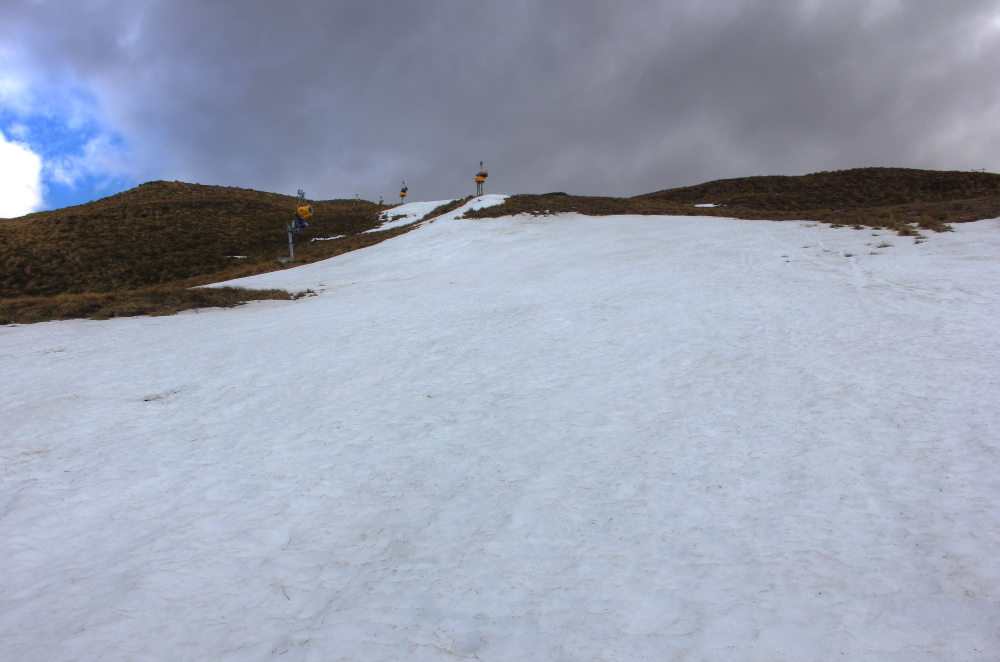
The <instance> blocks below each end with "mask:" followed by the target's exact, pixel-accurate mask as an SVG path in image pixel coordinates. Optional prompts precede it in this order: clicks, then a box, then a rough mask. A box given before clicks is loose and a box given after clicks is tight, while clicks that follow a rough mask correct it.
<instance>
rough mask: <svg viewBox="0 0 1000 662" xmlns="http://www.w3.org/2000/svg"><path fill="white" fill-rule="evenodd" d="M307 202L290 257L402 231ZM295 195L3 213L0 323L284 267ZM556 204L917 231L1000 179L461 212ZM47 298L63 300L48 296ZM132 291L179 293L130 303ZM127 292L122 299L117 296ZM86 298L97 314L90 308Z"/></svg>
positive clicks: (156, 187) (227, 191) (942, 222)
mask: <svg viewBox="0 0 1000 662" xmlns="http://www.w3.org/2000/svg"><path fill="white" fill-rule="evenodd" d="M461 202H462V201H455V202H454V203H452V204H451V206H448V207H447V209H446V207H442V208H441V210H437V211H440V212H441V213H443V212H444V211H446V210H450V209H452V208H454V207H455V206H457V205H458V204H460V203H461ZM311 204H312V205H313V207H314V209H315V211H316V214H315V216H314V217H313V218H312V219H310V222H311V225H312V227H310V228H309V229H308V230H307V231H305V232H303V233H302V236H301V239H300V241H299V243H298V244H297V248H296V258H297V261H298V262H299V263H309V262H315V261H317V260H323V259H327V258H329V257H333V256H335V255H339V254H342V253H346V252H349V251H353V250H356V249H359V248H364V247H367V246H371V245H374V244H377V243H379V242H380V241H383V240H385V239H387V238H390V237H394V236H397V235H399V234H401V233H404V232H407V231H408V230H409V229H410V227H412V226H400V225H399V223H388V224H386V225H385V227H386V228H389V229H386V230H381V231H379V230H378V228H379V227H380V224H381V222H382V221H381V219H380V213H381V212H384V211H386V210H388V209H391V206H379V205H376V204H375V203H372V202H369V201H362V202H361V203H360V204H359V205H355V204H354V201H353V200H317V201H312V202H311ZM295 205H296V198H294V197H293V196H288V195H281V194H278V193H266V192H262V191H255V190H252V189H242V188H235V187H225V186H209V185H200V184H187V183H182V182H165V181H156V182H148V183H145V184H142V185H141V186H138V187H136V188H134V189H131V190H128V191H124V192H122V193H119V194H117V195H113V196H110V197H107V198H103V199H101V200H96V201H94V202H90V203H87V204H83V205H77V206H73V207H66V208H64V209H56V210H53V211H46V212H38V213H34V214H28V215H27V216H23V217H20V218H16V219H9V220H4V221H2V222H0V323H2V322H4V321H12V320H19V321H30V320H41V319H50V318H53V317H56V318H61V317H76V316H80V315H95V314H96V315H98V316H114V315H121V314H137V311H138V312H148V313H155V312H175V311H176V310H178V309H182V308H183V307H184V306H186V305H189V304H184V303H180V301H181V300H182V299H184V300H186V299H187V298H189V295H188V294H185V292H186V291H187V288H189V287H192V286H196V285H204V284H209V283H214V282H220V281H223V280H228V279H233V278H238V277H242V276H249V275H253V274H256V273H262V272H267V271H274V270H278V269H283V268H287V266H285V265H282V264H280V263H278V261H277V258H278V257H280V256H283V255H287V238H286V235H285V233H284V232H282V229H283V227H284V224H285V223H286V222H287V221H288V220H289V219H290V217H291V213H292V210H294V208H295ZM698 205H700V206H698ZM704 205H714V206H704ZM561 212H576V213H580V214H586V215H590V216H606V215H620V214H642V215H668V216H725V217H734V218H741V219H771V220H788V219H802V220H815V221H822V222H826V223H831V224H834V225H853V226H856V227H859V228H860V227H863V226H870V227H886V228H889V229H892V230H894V231H896V232H898V233H899V234H902V235H916V234H917V232H918V228H923V229H929V230H935V231H939V232H940V231H945V230H947V229H949V226H948V225H947V224H948V223H953V222H958V223H961V222H966V221H974V220H979V219H984V218H995V217H997V216H1000V175H996V174H993V173H979V172H941V171H931V170H912V169H905V168H860V169H855V170H844V171H838V172H821V173H815V174H810V175H803V176H797V177H777V176H768V177H744V178H738V179H725V180H718V181H713V182H707V183H704V184H699V185H697V186H688V187H682V188H674V189H666V190H662V191H657V192H654V193H648V194H644V195H639V196H635V197H631V198H614V197H598V196H576V195H566V194H565V193H549V194H543V195H528V194H522V195H514V196H511V197H510V198H508V199H507V200H506V201H505V202H504V203H503V204H500V205H497V206H493V207H487V208H483V209H478V210H475V211H470V212H468V213H467V217H472V218H487V217H500V216H507V215H516V214H522V213H529V214H536V215H537V214H555V213H561ZM390 215H391V212H390ZM432 215H434V214H428V216H432ZM414 220H419V219H414ZM313 239H322V240H323V241H311V240H313ZM112 293H116V294H115V297H110V294H112ZM125 293H132V294H129V295H126V294H125ZM84 295H87V298H86V301H84V300H83V299H80V297H83V296H84ZM272 295H273V293H272ZM272 295H268V296H272ZM95 296H96V297H97V298H96V299H95ZM246 296H248V297H252V296H255V295H253V294H252V293H249V294H247V295H246ZM261 296H263V295H261ZM53 297H63V298H62V299H60V300H59V302H58V305H55V304H54V302H53ZM66 297H70V298H66ZM73 297H76V298H73ZM136 297H138V298H139V299H142V300H143V301H147V300H148V301H163V300H170V301H173V302H177V303H176V305H174V304H170V305H165V304H160V303H158V304H155V305H154V304H149V305H147V304H146V303H142V304H141V305H140V304H137V303H136V302H135V299H136ZM130 298H131V299H132V300H133V301H132V303H133V304H134V305H126V304H127V300H128V299H130ZM29 299H30V301H29ZM112 299H114V301H112ZM95 302H97V303H95ZM100 302H104V303H100ZM115 302H117V303H115ZM195 303H196V302H195V300H193V299H192V300H191V301H190V305H191V306H193V305H195ZM98 304H100V305H99V306H98V307H100V306H104V309H103V312H100V311H99V310H97V309H95V307H94V306H95V305H98ZM105 304H107V305H105ZM112 304H113V305H112ZM178 306H179V307H178ZM42 308H44V311H42V312H39V311H41V309H42ZM28 309H31V310H34V311H35V312H31V313H30V314H29V313H25V312H24V311H25V310H28ZM17 311H20V312H17ZM81 311H83V312H81Z"/></svg>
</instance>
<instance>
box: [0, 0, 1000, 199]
mask: <svg viewBox="0 0 1000 662" xmlns="http://www.w3.org/2000/svg"><path fill="white" fill-rule="evenodd" d="M4 14H5V15H7V16H10V17H12V20H9V21H6V22H5V24H4V27H0V36H2V37H3V39H4V41H5V42H6V43H8V44H11V45H12V46H11V48H12V49H14V50H15V51H16V53H17V58H16V60H17V61H18V62H19V63H20V66H22V67H24V68H25V70H26V71H29V72H30V75H31V76H33V77H36V78H37V79H38V80H39V81H43V80H44V81H46V83H45V84H49V85H58V84H61V81H62V80H63V78H61V77H64V76H65V72H66V71H71V72H73V76H74V77H75V78H76V79H78V80H80V81H81V82H82V83H83V84H84V85H86V86H87V87H88V88H90V89H92V90H93V91H94V93H95V94H96V95H97V97H98V98H99V99H100V100H101V102H102V103H103V104H104V107H105V109H106V111H107V113H108V116H109V117H110V119H111V121H112V122H113V124H114V125H115V126H116V127H119V128H120V130H121V131H122V132H123V133H124V134H125V135H126V136H127V137H128V139H129V141H130V144H131V146H132V149H133V155H134V164H133V167H134V169H135V176H136V177H138V178H140V179H159V178H162V179H181V180H187V181H199V182H202V183H218V184H227V185H236V186H247V187H253V188H260V189H265V190H278V191H285V192H291V191H294V190H295V189H296V188H299V187H303V188H306V190H307V191H309V193H310V195H311V196H314V197H317V198H320V197H324V198H325V197H348V196H353V195H354V193H360V194H361V195H362V196H365V197H368V198H377V196H378V195H380V194H382V195H385V196H386V198H387V199H392V198H393V197H394V195H395V192H396V190H397V186H398V184H399V181H400V180H402V179H406V180H407V182H408V183H409V184H410V186H411V193H412V194H413V198H414V199H435V198H445V197H453V196H459V195H466V194H468V193H469V192H470V190H472V189H473V188H474V185H473V184H472V175H473V174H474V172H475V170H476V169H477V167H478V162H479V160H480V159H484V160H486V162H487V166H488V167H490V170H491V175H490V179H489V180H488V182H487V190H492V191H502V192H508V193H515V192H544V191H551V190H564V191H567V192H571V193H580V194H594V195H635V194H639V193H644V192H649V191H653V190H658V189H662V188H668V187H673V186H682V185H688V184H694V183H698V182H701V181H705V180H709V179H716V178H722V177H735V176H744V175H753V174H801V173H805V172H813V171H817V170H834V169H841V168H849V167H857V166H869V165H882V166H907V167H926V168H942V169H952V168H953V169H968V168H973V167H987V168H989V169H991V170H994V171H995V170H998V169H1000V156H998V154H1000V149H998V148H1000V119H998V118H1000V116H998V114H997V112H996V111H997V110H998V107H1000V85H998V83H1000V73H998V71H997V67H996V66H995V63H996V62H998V61H1000V22H998V20H1000V13H998V10H997V6H996V3H995V2H992V1H978V0H968V1H958V2H949V3H943V2H938V1H936V0H912V1H908V2H888V1H887V2H861V1H857V0H827V1H819V0H812V1H808V2H807V1H805V0H803V1H802V2H793V1H787V2H782V1H770V0H768V1H764V0H760V1H757V2H750V1H744V2H739V1H737V0H701V1H694V0H692V1H684V2H682V1H675V2H631V1H618V2H596V1H592V0H579V1H574V2H529V1H527V0H521V1H513V2H502V3H480V2H468V1H467V0H465V1H457V0H454V1H448V0H438V1H428V2H398V1H397V2H383V3H373V2H355V1H344V2H296V1H292V2H282V3H275V2H271V1H266V2H265V1H262V0H257V1H244V2H239V3H233V2H204V1H199V2H188V1H179V0H174V1H170V2H168V1H166V0H163V1H159V2H112V1H110V0H106V1H103V2H96V1H94V2H81V3H63V2H53V1H51V0H50V1H42V2H31V3H29V2H15V3H5V8H4ZM40 84H41V83H40Z"/></svg>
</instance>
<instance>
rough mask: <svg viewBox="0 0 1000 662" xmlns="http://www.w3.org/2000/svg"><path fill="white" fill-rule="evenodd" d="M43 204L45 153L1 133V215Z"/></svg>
mask: <svg viewBox="0 0 1000 662" xmlns="http://www.w3.org/2000/svg"><path fill="white" fill-rule="evenodd" d="M41 208H42V157H40V156H38V155H37V154H35V153H34V152H32V151H31V150H30V149H29V148H28V147H27V145H24V144H22V143H18V142H9V141H8V140H7V138H6V136H4V135H3V133H0V218H14V217H15V216H23V215H24V214H30V213H31V212H33V211H37V210H39V209H41Z"/></svg>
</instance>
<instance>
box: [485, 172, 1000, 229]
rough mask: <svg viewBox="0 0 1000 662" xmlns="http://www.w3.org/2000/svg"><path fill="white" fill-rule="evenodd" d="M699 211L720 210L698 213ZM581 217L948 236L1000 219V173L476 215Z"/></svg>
mask: <svg viewBox="0 0 1000 662" xmlns="http://www.w3.org/2000/svg"><path fill="white" fill-rule="evenodd" d="M695 205H714V206H712V207H696V206H695ZM570 211H572V212H577V213H581V214H587V215H592V216H606V215H612V214H654V215H661V214H662V215H678V216H726V217H731V218H742V219H765V220H790V219H799V220H814V221H822V222H826V223H833V224H842V225H857V224H860V225H863V226H872V227H878V226H884V227H890V228H892V229H894V230H896V231H898V232H901V233H902V234H913V233H914V232H915V231H913V230H912V229H908V228H907V226H909V225H910V224H916V225H918V226H919V227H923V228H925V229H931V230H936V231H942V230H945V229H946V228H945V227H944V224H945V223H949V222H954V223H963V222H967V221H976V220H980V219H984V218H995V217H997V216H1000V175H997V174H993V173H982V172H957V171H951V172H944V171H937V170H914V169H908V168H857V169H854V170H841V171H837V172H820V173H815V174H811V175H801V176H794V177H784V176H770V177H741V178H738V179H720V180H717V181H712V182H707V183H704V184H698V185H697V186H686V187H682V188H674V189H666V190H663V191H657V192H655V193H646V194H644V195H638V196H635V197H632V198H609V197H591V196H576V195H566V194H565V193H548V194H543V195H515V196H512V197H511V198H510V199H509V200H507V203H506V204H505V205H501V206H499V207H491V208H489V209H483V210H480V211H477V212H474V213H472V214H470V216H475V217H477V218H486V217H498V216H503V215H506V214H512V213H531V214H546V213H552V214H555V213H560V212H570Z"/></svg>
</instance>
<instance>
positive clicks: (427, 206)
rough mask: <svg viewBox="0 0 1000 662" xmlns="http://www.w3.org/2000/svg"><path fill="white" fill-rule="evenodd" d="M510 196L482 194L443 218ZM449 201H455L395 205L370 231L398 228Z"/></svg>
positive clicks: (454, 216)
mask: <svg viewBox="0 0 1000 662" xmlns="http://www.w3.org/2000/svg"><path fill="white" fill-rule="evenodd" d="M508 197H509V196H506V195H495V194H490V195H481V196H479V197H478V198H473V199H472V200H469V202H467V203H465V204H464V205H462V206H461V207H459V208H458V209H456V210H455V211H453V212H450V213H448V214H444V215H442V218H448V219H451V218H458V217H459V216H461V215H462V214H464V213H465V212H466V211H468V210H470V209H482V208H483V207H492V206H493V205H499V204H500V203H502V202H503V201H504V200H506V199H507V198H508ZM449 202H454V200H432V201H431V202H410V203H407V204H405V205H399V206H398V207H393V208H392V209H389V210H388V211H384V212H382V216H381V218H383V219H385V220H384V222H383V223H382V224H381V225H380V226H379V227H377V228H375V229H374V230H368V232H379V231H381V230H388V229H390V228H397V227H399V226H401V225H409V224H410V223H413V222H414V221H419V220H420V219H421V218H423V217H424V216H426V215H427V214H429V213H431V212H432V211H434V210H435V209H437V208H438V207H440V206H441V205H445V204H448V203H449Z"/></svg>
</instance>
